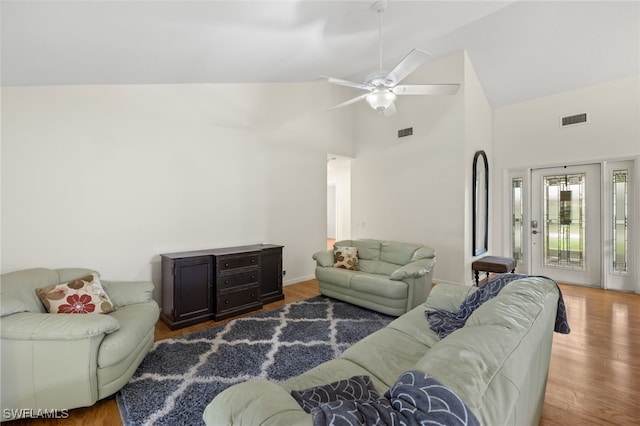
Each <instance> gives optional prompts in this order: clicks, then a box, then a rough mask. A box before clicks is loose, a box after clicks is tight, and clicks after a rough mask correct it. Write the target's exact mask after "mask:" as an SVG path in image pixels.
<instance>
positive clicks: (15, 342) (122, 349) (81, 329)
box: [0, 268, 159, 420]
mask: <svg viewBox="0 0 640 426" xmlns="http://www.w3.org/2000/svg"><path fill="white" fill-rule="evenodd" d="M92 273H96V272H95V271H93V270H90V269H77V268H74V269H56V270H52V269H44V268H36V269H28V270H22V271H16V272H11V273H7V274H2V276H1V277H0V280H1V281H0V304H1V308H2V309H1V312H0V314H1V315H0V338H1V341H0V351H1V356H2V358H1V369H2V374H1V381H2V394H1V395H2V396H1V398H2V409H3V415H2V420H10V419H11V418H13V417H15V416H19V415H20V414H19V413H20V412H21V411H20V410H33V413H37V412H38V410H47V412H52V410H64V409H72V408H77V407H86V406H90V405H93V404H94V403H95V402H96V401H97V400H99V399H102V398H105V397H107V396H109V395H112V394H114V393H115V392H117V391H118V390H120V388H122V387H123V386H124V385H125V384H126V383H127V382H128V381H129V379H130V378H131V376H132V375H133V373H134V372H135V370H136V369H137V368H138V365H140V363H141V362H142V359H143V358H144V357H145V355H146V354H147V352H148V351H149V349H150V348H151V346H152V344H153V341H154V331H155V323H156V321H157V320H158V315H159V309H158V305H157V303H156V302H155V301H153V300H152V298H151V292H152V291H153V284H152V283H150V282H125V281H105V280H101V282H102V285H103V287H104V289H105V291H106V292H107V294H108V295H109V297H110V298H111V301H112V302H113V305H114V306H115V307H116V310H115V311H114V312H111V313H109V314H50V313H47V312H46V310H45V309H44V306H43V305H42V303H41V301H40V299H39V298H38V296H37V295H36V292H35V290H36V288H44V287H48V286H51V285H57V284H60V283H66V282H69V281H72V280H74V279H76V278H80V277H83V276H86V275H89V274H92ZM22 412H23V413H25V411H22ZM26 413H29V412H28V411H26Z"/></svg>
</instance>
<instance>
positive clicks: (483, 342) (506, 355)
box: [203, 277, 559, 426]
mask: <svg viewBox="0 0 640 426" xmlns="http://www.w3.org/2000/svg"><path fill="white" fill-rule="evenodd" d="M474 291H477V288H475V287H466V286H461V285H460V286H456V285H452V284H437V285H436V286H435V287H434V289H433V290H432V291H431V294H430V295H429V298H428V299H427V301H426V303H424V304H422V305H420V306H418V307H416V308H415V309H413V310H412V311H410V312H408V313H407V314H405V315H402V316H400V317H399V318H397V319H395V320H394V321H393V322H391V323H390V324H389V325H388V326H387V327H385V328H383V329H382V330H379V331H377V332H375V333H373V334H371V335H370V336H368V337H366V338H364V339H363V340H361V341H360V342H358V343H356V344H355V345H353V346H351V347H350V348H349V349H347V350H346V351H345V352H344V353H343V354H342V355H341V356H340V357H339V358H337V359H334V360H331V361H328V362H325V363H324V364H321V365H319V366H317V367H315V368H313V369H311V370H309V371H307V372H306V373H303V374H302V375H300V376H297V377H294V378H292V379H289V380H287V381H285V382H283V383H273V382H269V381H265V380H253V381H248V382H244V383H240V384H236V385H234V386H232V387H230V388H227V389H226V390H224V391H223V392H221V393H220V394H218V395H217V396H216V397H215V398H214V399H213V401H212V402H211V403H210V404H209V405H208V406H207V407H206V409H205V412H204V415H203V418H204V421H205V423H206V424H207V425H223V424H224V425H251V426H258V425H264V426H266V425H273V426H276V425H300V426H302V425H311V424H312V419H311V415H310V414H307V413H306V412H305V411H303V409H302V408H300V406H299V405H298V403H297V402H296V400H295V399H294V398H293V397H292V396H291V394H290V392H291V391H292V390H303V389H308V388H311V387H315V386H320V385H324V384H327V383H331V382H334V381H338V380H343V379H348V378H350V377H353V376H358V375H365V376H370V377H371V378H372V381H373V383H374V385H375V388H376V390H377V391H378V392H379V393H380V395H383V394H384V393H385V392H386V391H387V390H388V389H389V387H390V386H392V385H393V384H394V383H395V381H396V380H397V379H398V377H399V376H400V375H401V374H402V373H403V372H405V371H410V370H418V371H421V372H424V373H428V374H429V375H431V376H433V377H434V378H435V379H436V380H438V381H440V382H441V383H442V384H444V385H445V386H447V387H448V388H449V389H451V390H452V391H453V392H455V393H456V394H457V395H458V396H459V397H460V398H461V399H462V400H463V401H464V403H465V404H466V405H467V407H468V408H469V409H470V410H471V411H472V412H473V413H474V414H475V415H476V417H477V418H478V420H480V422H481V424H483V425H486V426H500V425H514V426H516V425H517V426H525V425H537V424H538V421H539V419H540V415H541V413H542V406H543V403H544V395H545V389H546V383H547V374H548V371H549V360H550V356H551V344H552V339H553V330H554V324H555V320H556V311H557V306H558V298H559V290H558V287H557V285H556V284H555V282H553V281H551V280H549V279H546V278H541V277H526V278H523V279H519V280H515V281H513V282H511V283H509V284H508V285H507V286H505V287H504V288H503V289H502V291H500V293H499V294H498V295H497V296H496V297H494V298H493V299H490V300H488V301H487V302H485V303H484V304H482V305H481V306H480V307H479V308H478V309H476V310H475V311H474V312H473V314H472V315H471V316H470V317H469V318H468V320H467V322H466V324H465V326H464V327H462V328H460V329H458V330H456V331H454V332H453V333H451V334H450V335H449V336H447V337H445V338H444V339H442V340H440V339H439V338H438V336H437V334H436V333H435V332H434V331H433V330H431V329H430V327H429V323H428V321H427V319H426V317H425V310H447V311H450V312H455V311H457V309H458V308H459V306H460V304H461V303H462V301H463V300H464V299H465V298H466V297H467V296H468V295H469V294H471V292H474Z"/></svg>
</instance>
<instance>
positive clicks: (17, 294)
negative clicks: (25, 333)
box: [0, 268, 60, 315]
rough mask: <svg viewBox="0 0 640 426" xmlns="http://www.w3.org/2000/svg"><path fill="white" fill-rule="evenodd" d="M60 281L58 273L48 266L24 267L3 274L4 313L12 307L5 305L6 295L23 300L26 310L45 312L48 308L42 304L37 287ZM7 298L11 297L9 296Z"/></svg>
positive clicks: (2, 300)
mask: <svg viewBox="0 0 640 426" xmlns="http://www.w3.org/2000/svg"><path fill="white" fill-rule="evenodd" d="M58 283H60V281H58V274H56V272H55V271H54V270H52V269H46V268H32V269H24V270H21V271H15V272H9V273H6V274H2V287H1V291H2V299H1V300H0V302H1V303H2V304H3V307H2V312H3V315H5V314H4V312H5V311H6V312H9V311H11V309H12V308H11V307H10V306H6V307H5V306H4V303H5V297H6V296H10V297H12V298H13V299H16V300H19V301H20V302H22V303H23V304H24V310H25V311H27V312H40V313H45V312H46V310H45V309H44V306H42V302H40V299H39V298H38V295H37V294H36V292H35V289H36V288H41V287H48V286H51V285H55V284H58ZM7 300H10V299H8V298H7ZM14 308H15V306H14ZM21 309H22V308H21Z"/></svg>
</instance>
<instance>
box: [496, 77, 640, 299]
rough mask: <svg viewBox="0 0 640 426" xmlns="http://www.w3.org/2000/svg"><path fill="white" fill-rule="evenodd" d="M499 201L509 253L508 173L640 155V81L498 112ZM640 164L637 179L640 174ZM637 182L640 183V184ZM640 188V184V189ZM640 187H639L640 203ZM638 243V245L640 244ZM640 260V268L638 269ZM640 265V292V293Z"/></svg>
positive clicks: (499, 231)
mask: <svg viewBox="0 0 640 426" xmlns="http://www.w3.org/2000/svg"><path fill="white" fill-rule="evenodd" d="M583 112H586V113H587V114H588V120H589V122H588V124H585V125H578V126H571V127H566V128H560V125H559V120H560V117H562V116H566V115H573V114H579V113H583ZM493 116H494V129H495V138H494V153H495V155H494V166H493V167H491V170H492V185H493V186H492V187H493V188H494V194H495V196H494V197H492V198H491V200H490V202H491V203H492V206H493V214H492V216H491V218H492V222H491V228H492V233H491V235H492V236H493V241H494V242H495V243H496V244H497V246H496V252H497V253H496V254H508V250H509V247H507V246H506V243H505V241H506V240H507V238H506V235H505V234H506V231H507V229H508V227H507V226H508V223H509V218H508V217H507V216H508V212H506V213H505V212H504V211H503V209H502V208H501V207H502V206H503V203H504V197H505V194H504V187H505V185H506V183H505V182H504V180H503V179H504V173H503V172H504V171H505V170H510V169H512V170H513V169H525V168H529V167H531V168H538V167H546V166H557V165H564V164H584V163H589V162H602V161H604V160H616V159H631V160H633V159H636V158H639V156H640V77H638V76H636V77H632V78H626V79H622V80H616V81H611V82H608V83H604V84H599V85H596V86H592V87H588V88H584V89H581V90H576V91H571V92H566V93H561V94H557V95H554V96H547V97H544V98H539V99H534V100H531V101H528V102H522V103H519V104H515V105H509V106H505V107H501V108H496V109H495V110H494V115H493ZM639 163H640V160H639V161H636V170H635V174H636V176H637V175H638V174H640V166H639ZM636 182H637V180H636ZM637 186H638V185H637ZM638 194H640V188H638V187H636V197H635V199H636V200H638V199H639V198H638ZM635 224H636V231H635V237H634V236H631V239H632V240H635V241H640V232H638V228H640V226H639V225H640V206H638V205H637V202H636V206H635ZM636 244H637V243H636ZM637 263H638V262H637V260H636V264H637ZM639 272H640V269H638V266H637V265H636V291H639V292H640V280H639V279H638V278H637V277H638V273H639Z"/></svg>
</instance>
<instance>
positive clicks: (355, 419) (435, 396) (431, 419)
mask: <svg viewBox="0 0 640 426" xmlns="http://www.w3.org/2000/svg"><path fill="white" fill-rule="evenodd" d="M311 415H312V416H313V424H314V425H315V426H320V425H336V426H341V425H344V426H352V425H447V426H480V422H479V421H478V419H477V418H476V416H475V415H474V414H473V413H472V412H471V411H470V410H469V408H468V407H467V406H466V405H465V403H464V402H463V401H462V400H461V399H460V398H459V397H458V396H457V395H456V394H455V393H453V391H451V390H450V389H449V388H447V387H446V386H444V385H443V384H442V383H440V382H438V381H437V380H436V379H434V378H433V377H431V376H429V375H428V374H425V373H423V372H420V371H408V372H406V373H404V374H402V375H401V376H400V378H399V379H398V381H397V382H396V383H395V384H394V385H393V386H392V387H391V389H389V390H388V391H387V392H386V393H385V395H384V398H377V399H370V400H364V399H362V400H345V399H339V400H333V401H332V402H325V403H321V404H319V405H318V406H317V407H315V408H313V410H312V411H311Z"/></svg>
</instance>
